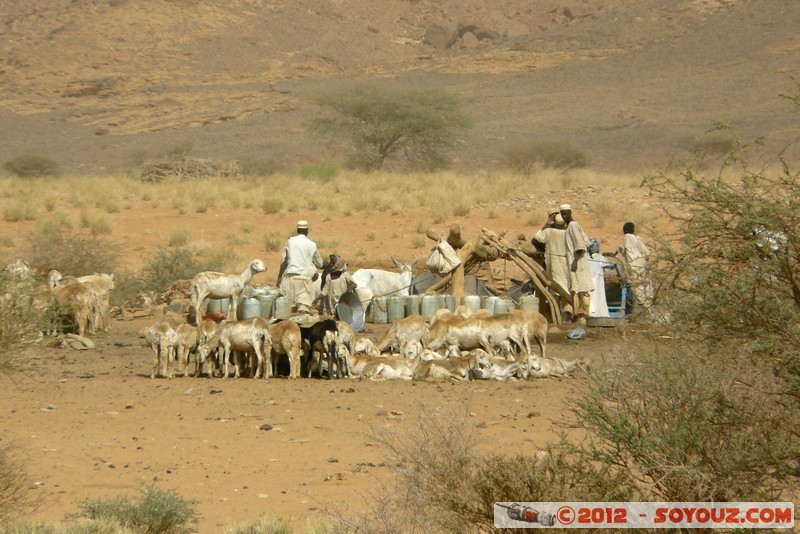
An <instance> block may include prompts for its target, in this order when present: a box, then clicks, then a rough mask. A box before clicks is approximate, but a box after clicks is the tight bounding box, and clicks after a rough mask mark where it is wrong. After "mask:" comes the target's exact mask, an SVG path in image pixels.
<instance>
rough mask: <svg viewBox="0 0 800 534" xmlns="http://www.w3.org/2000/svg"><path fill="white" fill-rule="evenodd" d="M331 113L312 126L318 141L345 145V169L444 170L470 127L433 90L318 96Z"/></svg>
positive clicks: (453, 103)
mask: <svg viewBox="0 0 800 534" xmlns="http://www.w3.org/2000/svg"><path fill="white" fill-rule="evenodd" d="M317 100H318V102H319V104H321V105H322V106H323V107H326V108H328V109H329V110H331V111H333V112H334V113H333V114H331V115H328V116H325V117H322V118H319V119H317V120H316V121H315V124H314V127H315V129H316V130H317V131H318V132H320V133H322V134H323V135H327V136H330V137H332V138H334V139H336V140H338V141H343V140H346V141H347V142H348V143H349V144H350V154H349V156H348V164H349V165H350V166H352V167H354V168H359V169H364V170H377V169H382V168H384V167H385V166H386V165H387V164H388V163H389V162H394V163H397V164H399V165H403V166H406V167H407V168H412V169H422V170H426V171H431V170H436V169H441V168H444V167H445V166H446V165H447V164H448V162H449V160H448V158H447V156H446V154H445V152H446V150H447V149H450V148H452V147H453V146H454V145H455V144H456V143H457V142H458V141H459V139H460V134H461V133H462V132H463V131H464V130H466V129H467V128H469V127H470V126H471V125H472V120H471V119H470V118H469V117H468V116H467V115H466V114H465V113H464V111H463V110H462V107H461V103H460V102H459V100H458V99H457V98H456V97H455V96H453V95H450V94H448V93H446V92H444V91H441V90H438V89H426V90H404V91H399V90H398V91H390V90H385V89H382V88H379V87H375V86H369V85H361V86H358V87H355V88H348V89H344V90H340V91H336V92H332V93H328V94H325V95H322V96H321V97H319V98H318V99H317Z"/></svg>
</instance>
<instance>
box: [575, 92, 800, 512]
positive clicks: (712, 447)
mask: <svg viewBox="0 0 800 534" xmlns="http://www.w3.org/2000/svg"><path fill="white" fill-rule="evenodd" d="M798 94H800V91H798ZM792 100H794V102H795V103H796V104H797V105H798V106H800V100H799V99H797V98H792ZM748 148H749V147H748V145H746V144H743V143H739V144H738V145H737V148H736V150H734V151H732V152H731V153H730V154H729V156H728V157H727V159H726V161H725V163H724V165H723V166H722V168H721V169H720V172H719V173H717V174H716V175H706V174H704V173H703V172H701V171H698V170H697V169H696V165H691V164H689V165H686V166H684V167H683V168H682V169H681V170H680V172H679V173H677V174H666V173H660V174H657V175H655V176H650V177H648V178H646V179H645V182H644V185H645V186H648V187H649V188H650V189H651V190H652V191H653V192H654V193H655V194H656V196H657V197H658V198H660V199H662V200H663V201H664V202H663V205H664V206H665V209H666V211H667V213H668V215H669V216H670V217H671V219H672V221H673V222H674V223H675V227H676V229H677V232H676V233H675V234H674V235H672V236H662V238H661V239H659V246H658V251H659V264H658V266H657V267H658V268H657V269H656V272H657V273H658V276H657V279H658V280H659V286H660V289H659V295H658V300H659V301H660V303H659V306H663V307H664V309H666V310H668V312H669V318H670V322H671V326H670V327H669V328H671V329H672V330H673V332H672V333H671V334H670V335H669V336H668V337H670V338H672V339H674V340H676V341H674V345H675V346H674V347H673V348H672V349H671V350H670V349H664V348H663V347H662V348H661V349H660V350H658V349H653V348H650V347H642V348H641V351H640V353H639V354H636V353H628V354H623V355H622V356H621V357H620V361H618V362H616V363H617V365H616V366H615V369H614V370H613V371H614V372H612V373H607V374H604V375H597V376H595V377H594V379H593V381H594V383H593V386H592V387H591V388H590V390H589V392H588V393H587V395H585V396H583V397H582V398H581V399H580V400H579V401H577V403H576V405H575V411H576V413H577V415H578V416H579V420H580V421H581V422H582V424H583V425H584V426H585V428H586V429H587V430H588V431H589V433H590V434H591V436H592V440H593V441H592V446H591V448H590V452H591V453H592V458H593V459H595V460H599V461H601V462H602V463H604V464H606V465H613V466H616V467H617V468H619V469H621V470H623V471H625V472H627V473H629V474H630V475H631V476H633V477H634V478H635V479H636V480H637V483H638V487H639V491H640V492H641V496H640V497H641V498H643V499H652V498H658V499H661V500H670V501H710V500H714V501H728V500H777V499H779V498H781V499H785V498H787V497H789V498H794V497H796V491H797V487H798V481H799V480H800V431H798V429H800V327H798V324H800V173H798V172H797V171H796V170H794V169H796V168H797V167H798V154H797V151H796V150H795V148H796V145H795V144H794V143H792V144H790V145H789V147H788V148H787V149H786V150H784V151H783V152H781V153H780V154H779V157H778V162H777V165H772V166H763V167H761V166H759V167H755V166H753V165H751V164H750V163H749V160H750V156H749V155H748V152H749V150H748Z"/></svg>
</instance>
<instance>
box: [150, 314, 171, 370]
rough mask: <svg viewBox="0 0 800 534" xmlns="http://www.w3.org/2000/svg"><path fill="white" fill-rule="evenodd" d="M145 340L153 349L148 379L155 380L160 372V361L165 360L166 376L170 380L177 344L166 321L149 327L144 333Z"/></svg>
mask: <svg viewBox="0 0 800 534" xmlns="http://www.w3.org/2000/svg"><path fill="white" fill-rule="evenodd" d="M145 339H146V340H147V342H148V343H149V344H150V348H151V349H153V372H152V373H150V378H155V377H156V375H157V374H160V372H161V361H162V360H166V368H167V369H166V370H167V373H166V376H167V378H172V377H173V374H172V360H173V358H174V354H175V347H176V346H177V344H178V335H177V334H176V332H175V330H173V329H172V327H171V326H170V324H169V323H168V322H166V321H159V322H157V323H156V324H154V325H152V326H150V328H148V329H147V331H146V332H145Z"/></svg>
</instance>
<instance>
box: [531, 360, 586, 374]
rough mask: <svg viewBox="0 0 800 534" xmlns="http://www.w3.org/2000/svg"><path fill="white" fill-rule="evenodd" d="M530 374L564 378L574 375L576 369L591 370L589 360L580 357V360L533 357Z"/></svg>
mask: <svg viewBox="0 0 800 534" xmlns="http://www.w3.org/2000/svg"><path fill="white" fill-rule="evenodd" d="M529 365H530V376H531V377H533V378H548V377H551V376H552V377H556V378H563V377H568V376H572V374H573V373H574V372H575V371H584V372H588V371H589V360H587V359H586V358H580V359H578V360H562V359H561V358H537V357H535V356H533V357H531V358H530V360H529Z"/></svg>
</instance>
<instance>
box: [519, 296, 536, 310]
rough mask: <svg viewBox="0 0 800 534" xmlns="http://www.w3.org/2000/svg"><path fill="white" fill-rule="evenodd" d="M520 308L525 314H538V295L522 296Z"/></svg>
mask: <svg viewBox="0 0 800 534" xmlns="http://www.w3.org/2000/svg"><path fill="white" fill-rule="evenodd" d="M519 307H520V309H521V310H522V311H523V312H525V313H534V312H536V313H538V312H539V297H537V296H536V295H522V296H521V297H520V298H519Z"/></svg>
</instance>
